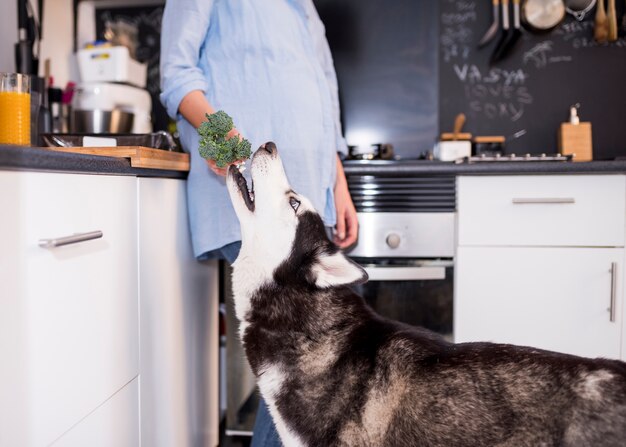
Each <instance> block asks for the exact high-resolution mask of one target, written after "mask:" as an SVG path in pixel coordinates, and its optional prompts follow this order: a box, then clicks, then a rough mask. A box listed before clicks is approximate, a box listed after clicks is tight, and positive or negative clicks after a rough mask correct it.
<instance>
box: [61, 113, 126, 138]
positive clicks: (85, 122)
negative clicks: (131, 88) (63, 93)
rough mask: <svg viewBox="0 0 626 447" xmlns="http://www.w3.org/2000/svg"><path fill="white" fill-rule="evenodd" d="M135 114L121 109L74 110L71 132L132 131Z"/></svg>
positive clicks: (71, 117) (71, 118)
mask: <svg viewBox="0 0 626 447" xmlns="http://www.w3.org/2000/svg"><path fill="white" fill-rule="evenodd" d="M134 120H135V114H134V113H130V112H125V111H123V110H120V109H114V110H72V113H71V115H70V132H72V133H130V132H132V130H133V122H134Z"/></svg>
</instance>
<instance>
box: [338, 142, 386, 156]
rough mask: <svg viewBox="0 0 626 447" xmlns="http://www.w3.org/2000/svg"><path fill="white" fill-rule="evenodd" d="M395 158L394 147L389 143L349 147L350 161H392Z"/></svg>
mask: <svg viewBox="0 0 626 447" xmlns="http://www.w3.org/2000/svg"><path fill="white" fill-rule="evenodd" d="M393 157H394V151H393V145H392V144H388V143H386V144H381V143H378V144H368V145H359V146H348V158H349V159H350V160H391V159H393Z"/></svg>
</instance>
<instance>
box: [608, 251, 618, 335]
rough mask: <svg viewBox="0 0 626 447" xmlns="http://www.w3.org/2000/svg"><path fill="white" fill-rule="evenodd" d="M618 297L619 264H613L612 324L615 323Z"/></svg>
mask: <svg viewBox="0 0 626 447" xmlns="http://www.w3.org/2000/svg"><path fill="white" fill-rule="evenodd" d="M616 297H617V262H611V307H609V318H610V320H611V323H614V322H615V299H616Z"/></svg>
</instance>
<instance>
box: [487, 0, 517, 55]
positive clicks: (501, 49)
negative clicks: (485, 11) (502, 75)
mask: <svg viewBox="0 0 626 447" xmlns="http://www.w3.org/2000/svg"><path fill="white" fill-rule="evenodd" d="M505 1H506V0H502V8H503V10H504V2H505ZM508 9H509V8H508V5H507V8H506V10H507V13H508ZM507 21H508V15H507ZM521 28H522V24H521V21H520V0H513V28H510V27H509V30H508V31H507V32H506V33H505V34H503V35H502V38H501V39H500V42H498V43H501V45H499V46H498V47H496V49H495V51H494V52H493V54H492V55H491V63H492V64H493V63H495V62H498V61H501V60H502V59H504V58H505V57H506V56H508V55H509V53H510V52H511V51H512V50H513V48H514V47H515V45H516V44H517V42H518V41H519V39H520V37H522V29H521Z"/></svg>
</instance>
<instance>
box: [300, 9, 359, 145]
mask: <svg viewBox="0 0 626 447" xmlns="http://www.w3.org/2000/svg"><path fill="white" fill-rule="evenodd" d="M305 9H306V13H307V16H308V21H309V30H310V32H311V35H312V38H313V43H314V45H315V52H316V55H317V58H318V60H319V63H320V64H321V66H322V69H323V70H324V74H325V76H326V82H327V83H328V90H329V91H330V96H331V102H332V109H333V110H332V112H333V120H334V122H335V140H336V141H337V152H340V153H342V154H343V155H348V144H347V143H346V139H345V138H344V137H343V131H342V128H341V114H340V108H339V87H338V84H337V74H336V72H335V65H334V63H333V57H332V54H331V52H330V47H329V46H328V41H327V40H326V29H325V28H324V24H323V23H322V20H321V19H320V18H319V15H318V14H317V11H316V10H315V6H314V5H313V2H306V8H305Z"/></svg>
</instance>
